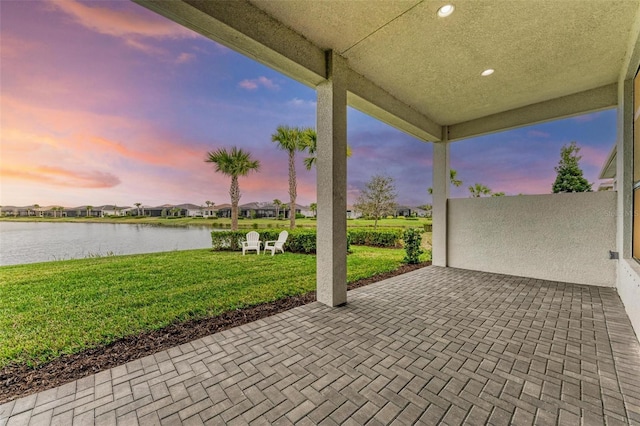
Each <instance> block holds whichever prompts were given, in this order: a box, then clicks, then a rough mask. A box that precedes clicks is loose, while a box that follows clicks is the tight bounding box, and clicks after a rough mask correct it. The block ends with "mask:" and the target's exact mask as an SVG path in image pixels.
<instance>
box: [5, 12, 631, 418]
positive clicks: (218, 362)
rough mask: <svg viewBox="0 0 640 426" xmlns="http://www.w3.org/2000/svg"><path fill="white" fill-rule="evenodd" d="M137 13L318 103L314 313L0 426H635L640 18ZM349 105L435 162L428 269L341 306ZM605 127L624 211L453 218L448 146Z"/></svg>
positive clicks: (487, 209) (597, 201)
mask: <svg viewBox="0 0 640 426" xmlns="http://www.w3.org/2000/svg"><path fill="white" fill-rule="evenodd" d="M135 1H136V2H137V3H140V4H141V5H143V6H145V7H147V8H149V9H151V10H154V11H156V12H158V13H160V14H162V15H164V16H166V17H167V18H169V19H172V20H174V21H176V22H178V23H180V24H182V25H184V26H186V27H188V28H191V29H193V30H194V31H197V32H199V33H200V34H202V35H204V36H206V37H209V38H211V39H213V40H215V41H217V42H220V43H222V44H224V45H226V46H228V47H230V48H232V49H235V50H237V51H239V52H241V53H244V54H246V55H247V56H249V57H251V58H254V59H256V60H258V61H259V62H262V63H264V64H266V65H268V66H271V67H272V68H274V69H276V70H279V71H281V72H283V73H284V74H286V75H288V76H291V77H292V78H295V79H296V80H298V81H300V82H303V83H305V84H307V85H309V86H311V87H314V88H317V93H318V103H317V111H318V120H317V131H318V152H317V156H318V160H317V173H318V179H317V180H318V185H317V197H318V198H317V199H318V215H317V217H318V220H317V229H318V242H317V247H318V254H317V264H318V268H317V271H318V273H317V294H318V302H316V303H313V304H310V305H307V306H304V307H300V308H296V309H294V310H291V311H289V312H286V313H282V314H279V315H276V316H273V317H270V318H268V319H265V320H261V321H257V322H255V323H251V324H247V325H244V326H241V327H238V328H234V329H231V330H228V331H225V332H223V333H220V334H217V335H212V336H209V337H206V338H204V339H200V340H196V341H193V342H191V343H189V344H186V345H183V346H180V347H176V348H173V349H171V350H169V351H165V352H160V353H157V354H155V355H154V356H149V357H147V358H143V359H141V360H136V361H132V362H130V363H128V364H126V365H123V366H120V367H116V368H113V369H111V370H108V371H103V372H101V373H98V374H96V375H94V376H88V377H86V378H83V379H81V380H78V381H76V382H71V383H68V384H67V385H64V386H61V387H59V388H56V389H51V390H48V391H44V392H41V393H38V394H34V395H31V396H27V397H25V398H21V399H18V400H16V401H13V402H10V403H8V404H4V405H2V406H0V424H4V423H7V424H10V425H11V424H49V423H52V424H70V423H72V422H73V423H74V424H75V423H76V422H77V423H78V424H93V423H94V422H95V423H96V424H136V423H140V424H202V423H207V424H221V423H229V424H246V423H251V424H267V423H274V424H291V423H295V424H298V423H300V424H305V423H308V424H339V423H346V424H349V423H351V424H367V423H369V424H412V423H414V422H419V423H422V424H435V423H438V422H442V423H444V424H461V423H465V422H466V423H468V424H484V423H487V422H488V423H491V424H540V425H544V424H549V425H556V424H562V425H564V424H581V423H582V424H640V391H639V390H638V383H640V346H639V343H638V338H637V335H638V333H640V264H639V263H638V261H637V260H636V259H637V258H638V257H640V219H635V218H638V217H640V215H639V214H638V212H637V208H636V207H634V198H633V191H634V186H635V187H638V186H640V185H637V184H638V183H639V182H640V172H638V170H640V156H638V155H637V154H636V158H635V160H634V144H635V145H636V146H640V124H638V125H637V126H636V130H635V131H636V136H635V141H634V120H636V121H638V120H639V117H640V101H638V99H640V95H639V93H640V79H639V78H638V77H636V74H637V71H638V67H639V66H640V1H639V0H621V1H600V0H581V1H566V2H558V1H555V0H553V1H547V0H534V1H526V2H525V1H501V0H495V1H491V0H487V1H475V0H456V1H453V2H452V3H451V4H452V5H453V6H455V9H454V12H453V14H450V15H449V16H444V17H443V16H439V12H440V11H441V9H440V8H441V7H442V6H444V5H445V2H444V1H434V0H425V1H419V0H400V1H394V2H382V1H380V2H350V1H340V2H334V1H331V2H329V1H327V2H323V1H314V2H312V1H267V0H264V1H263V0H249V1H224V0H210V1H198V0H173V1H166V0H135ZM489 69H493V70H494V73H493V74H491V75H488V76H483V75H482V74H483V72H484V71H488V70H489ZM634 78H635V87H636V88H635V91H636V103H635V106H634ZM347 105H350V106H352V107H355V108H357V109H359V110H361V111H363V112H365V113H368V114H370V115H372V116H373V117H375V118H377V119H379V120H381V121H384V122H386V123H388V124H390V125H392V126H395V127H397V128H399V129H401V130H403V131H405V132H407V133H409V134H411V135H413V136H415V137H417V138H419V139H421V140H423V141H425V142H433V143H434V150H433V152H434V158H433V170H432V173H433V263H434V265H435V266H432V267H429V268H425V269H422V270H419V271H415V272H412V273H409V274H406V275H404V276H400V277H396V278H393V279H390V280H386V281H383V282H380V283H377V284H374V285H372V286H369V287H365V288H362V289H358V290H355V291H352V292H350V293H349V294H348V295H347V287H346V238H345V235H346V215H345V212H346V210H347V182H346V176H347V175H346V167H347V165H346V147H347V140H346V139H347V137H346V135H347V133H346V128H347V119H346V118H347V114H346V111H347ZM608 108H617V117H618V118H617V128H618V135H617V140H616V153H617V156H616V182H617V185H616V188H617V191H615V192H609V193H587V194H560V195H552V194H548V195H534V196H521V197H500V198H502V199H469V200H466V199H465V200H453V199H450V198H449V161H450V158H449V149H450V148H449V147H450V144H451V143H454V142H455V141H456V140H461V139H465V138H471V137H475V136H479V135H486V134H491V133H494V132H499V131H503V130H507V129H512V128H516V127H520V126H526V125H530V124H535V123H540V122H544V121H549V120H554V119H559V118H565V117H571V116H576V115H580V114H585V113H589V112H593V111H598V110H602V109H608ZM637 152H640V148H639V149H638V150H637V151H636V153H637ZM479 156H481V154H479ZM634 161H635V162H636V165H635V170H636V172H635V175H634ZM417 178H419V177H417ZM638 206H639V207H640V203H638ZM634 220H637V224H636V227H635V228H634V224H633V222H634ZM634 233H635V236H634ZM634 245H635V246H636V250H635V251H634ZM502 274H503V275H502ZM634 329H635V333H634Z"/></svg>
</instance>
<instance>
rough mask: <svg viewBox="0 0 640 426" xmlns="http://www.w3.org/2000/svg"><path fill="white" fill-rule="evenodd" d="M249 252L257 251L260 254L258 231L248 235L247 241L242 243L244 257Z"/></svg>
mask: <svg viewBox="0 0 640 426" xmlns="http://www.w3.org/2000/svg"><path fill="white" fill-rule="evenodd" d="M249 250H255V251H257V252H258V254H260V234H258V233H257V232H256V231H251V232H249V233H247V241H243V242H242V255H243V256H244V253H245V252H246V251H249Z"/></svg>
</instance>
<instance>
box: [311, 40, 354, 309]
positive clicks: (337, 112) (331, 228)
mask: <svg viewBox="0 0 640 426" xmlns="http://www.w3.org/2000/svg"><path fill="white" fill-rule="evenodd" d="M346 67H347V64H346V61H345V60H344V59H343V58H342V57H340V56H338V55H337V54H336V53H333V52H327V68H328V79H327V81H326V82H323V83H321V84H320V85H319V86H318V128H317V132H318V151H317V155H318V160H317V173H318V175H317V176H318V177H317V193H318V220H317V230H318V231H317V232H318V237H317V258H316V263H317V272H316V286H317V298H318V301H319V302H321V303H324V304H325V305H328V306H339V305H343V304H345V303H347V91H346V86H347V83H346V75H347V74H346Z"/></svg>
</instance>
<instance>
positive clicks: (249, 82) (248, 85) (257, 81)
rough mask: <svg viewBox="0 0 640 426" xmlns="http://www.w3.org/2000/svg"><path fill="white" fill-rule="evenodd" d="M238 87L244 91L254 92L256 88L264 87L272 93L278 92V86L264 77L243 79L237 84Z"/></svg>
mask: <svg viewBox="0 0 640 426" xmlns="http://www.w3.org/2000/svg"><path fill="white" fill-rule="evenodd" d="M238 86H240V87H241V88H243V89H246V90H256V89H257V88H258V87H264V88H265V89H269V90H274V91H275V90H280V86H278V85H277V84H276V83H274V82H273V80H271V79H269V78H267V77H264V76H261V77H258V78H254V79H244V80H242V81H241V82H240V83H238Z"/></svg>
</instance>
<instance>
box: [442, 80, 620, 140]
mask: <svg viewBox="0 0 640 426" xmlns="http://www.w3.org/2000/svg"><path fill="white" fill-rule="evenodd" d="M617 86H618V85H617V84H616V83H613V84H609V85H607V86H602V87H598V88H596V89H591V90H587V91H584V92H579V93H575V94H573V95H568V96H562V97H560V98H556V99H551V100H549V101H544V102H540V103H537V104H532V105H528V106H525V107H522V108H516V109H512V110H510V111H505V112H501V113H498V114H493V115H489V116H486V117H482V118H478V119H475V120H471V121H466V122H464V123H458V124H454V125H451V126H449V140H450V141H456V140H460V139H466V138H471V137H476V136H482V135H486V134H489V133H495V132H501V131H504V130H510V129H514V128H517V127H522V126H529V125H532V124H538V123H544V122H546V121H551V120H556V119H560V118H567V117H572V116H576V115H580V114H586V113H589V112H595V111H600V110H604V109H608V108H614V107H616V106H617V104H618V87H617Z"/></svg>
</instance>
